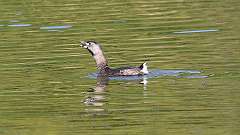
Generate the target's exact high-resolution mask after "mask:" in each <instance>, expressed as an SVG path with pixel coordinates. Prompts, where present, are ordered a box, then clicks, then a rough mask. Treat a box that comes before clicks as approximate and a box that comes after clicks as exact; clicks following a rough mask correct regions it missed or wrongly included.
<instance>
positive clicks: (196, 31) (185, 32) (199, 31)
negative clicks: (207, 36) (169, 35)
mask: <svg viewBox="0 0 240 135" xmlns="http://www.w3.org/2000/svg"><path fill="white" fill-rule="evenodd" d="M217 31H219V30H218V29H209V30H189V31H178V32H173V33H175V34H189V33H204V32H217Z"/></svg>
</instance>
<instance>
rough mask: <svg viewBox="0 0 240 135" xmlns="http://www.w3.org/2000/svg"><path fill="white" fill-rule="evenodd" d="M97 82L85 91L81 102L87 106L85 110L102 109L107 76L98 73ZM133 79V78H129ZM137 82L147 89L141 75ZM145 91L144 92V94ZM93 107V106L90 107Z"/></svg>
mask: <svg viewBox="0 0 240 135" xmlns="http://www.w3.org/2000/svg"><path fill="white" fill-rule="evenodd" d="M96 80H97V83H96V86H95V87H94V88H90V89H89V90H88V91H87V96H86V98H85V99H84V100H83V103H84V104H85V105H86V106H87V107H88V108H87V109H86V111H91V112H92V111H93V112H99V111H104V109H103V105H104V104H105V103H106V97H105V96H106V95H105V93H106V87H107V85H108V82H109V80H111V78H109V77H108V76H103V75H98V76H97V78H96ZM131 81H133V80H131ZM137 81H138V83H140V84H143V89H144V90H146V89H147V78H146V77H144V76H143V77H142V79H141V80H139V79H138V80H137ZM145 94H146V92H144V96H145ZM91 107H94V108H91Z"/></svg>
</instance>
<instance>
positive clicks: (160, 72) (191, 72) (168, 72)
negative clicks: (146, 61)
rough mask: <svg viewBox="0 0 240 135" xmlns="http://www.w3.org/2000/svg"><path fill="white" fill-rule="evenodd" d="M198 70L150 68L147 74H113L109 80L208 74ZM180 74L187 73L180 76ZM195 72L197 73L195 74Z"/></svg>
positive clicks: (90, 75) (94, 75)
mask: <svg viewBox="0 0 240 135" xmlns="http://www.w3.org/2000/svg"><path fill="white" fill-rule="evenodd" d="M200 73H201V72H200V71H198V70H160V69H155V70H150V72H149V74H147V75H144V76H137V75H136V76H114V77H109V80H142V79H143V78H145V79H149V78H156V77H161V76H174V77H177V78H207V77H208V76H203V75H200ZM182 74H188V75H184V76H182ZM196 74H197V75H196ZM97 76H98V73H91V74H89V75H88V77H89V78H94V79H96V78H97Z"/></svg>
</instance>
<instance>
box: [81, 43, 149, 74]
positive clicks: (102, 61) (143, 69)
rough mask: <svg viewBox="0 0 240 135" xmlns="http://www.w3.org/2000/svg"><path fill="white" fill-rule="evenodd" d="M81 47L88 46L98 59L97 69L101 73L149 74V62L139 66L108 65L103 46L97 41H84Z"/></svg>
mask: <svg viewBox="0 0 240 135" xmlns="http://www.w3.org/2000/svg"><path fill="white" fill-rule="evenodd" d="M81 47H83V48H86V49H87V50H88V51H89V52H90V53H91V55H92V56H93V58H94V59H95V61H96V64H97V69H99V71H100V74H102V75H108V76H130V75H144V74H148V69H147V63H146V62H144V63H143V64H142V65H141V66H139V67H121V68H114V69H113V68H110V67H108V62H107V59H106V58H105V56H104V53H103V51H102V49H101V46H100V45H99V44H98V43H96V42H95V41H86V42H85V41H82V42H81Z"/></svg>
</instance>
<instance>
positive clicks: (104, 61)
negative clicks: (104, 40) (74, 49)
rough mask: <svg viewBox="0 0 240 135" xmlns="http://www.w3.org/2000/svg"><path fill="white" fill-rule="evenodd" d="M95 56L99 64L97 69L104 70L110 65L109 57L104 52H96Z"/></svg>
mask: <svg viewBox="0 0 240 135" xmlns="http://www.w3.org/2000/svg"><path fill="white" fill-rule="evenodd" d="M93 58H94V59H95V62H96V64H97V69H99V70H102V69H105V68H106V67H107V66H108V62H107V59H106V57H105V56H104V54H103V53H102V52H99V53H97V54H95V55H94V56H93Z"/></svg>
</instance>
